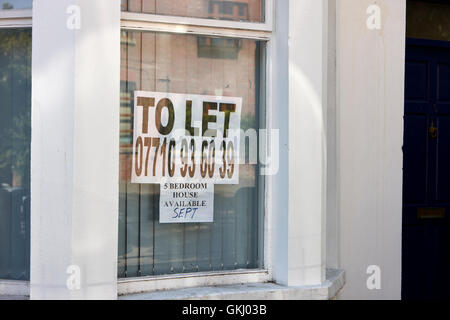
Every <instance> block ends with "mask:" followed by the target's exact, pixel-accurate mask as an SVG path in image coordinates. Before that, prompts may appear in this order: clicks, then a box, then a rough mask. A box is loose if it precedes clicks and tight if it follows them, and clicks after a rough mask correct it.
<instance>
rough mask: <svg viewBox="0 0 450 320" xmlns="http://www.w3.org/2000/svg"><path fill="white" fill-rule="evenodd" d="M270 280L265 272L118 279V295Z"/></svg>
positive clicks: (228, 272)
mask: <svg viewBox="0 0 450 320" xmlns="http://www.w3.org/2000/svg"><path fill="white" fill-rule="evenodd" d="M269 280H270V275H269V272H268V271H267V270H235V271H221V272H200V273H191V274H179V275H168V276H157V277H142V278H129V279H120V280H119V281H118V288H117V291H118V295H119V296H124V295H131V294H140V293H146V292H159V291H168V290H179V289H187V288H197V287H210V286H226V285H233V284H236V283H263V282H268V281H269Z"/></svg>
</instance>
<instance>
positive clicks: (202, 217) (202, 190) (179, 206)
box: [159, 183, 214, 223]
mask: <svg viewBox="0 0 450 320" xmlns="http://www.w3.org/2000/svg"><path fill="white" fill-rule="evenodd" d="M213 221H214V185H213V184H211V183H163V184H161V197H160V200H159V222H160V223H205V222H213Z"/></svg>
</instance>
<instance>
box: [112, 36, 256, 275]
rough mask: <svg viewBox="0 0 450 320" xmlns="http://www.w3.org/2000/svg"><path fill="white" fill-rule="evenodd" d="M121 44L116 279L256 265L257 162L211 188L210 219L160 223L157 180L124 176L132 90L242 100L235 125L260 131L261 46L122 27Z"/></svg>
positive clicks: (128, 153) (129, 141) (129, 165)
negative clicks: (232, 182)
mask: <svg viewBox="0 0 450 320" xmlns="http://www.w3.org/2000/svg"><path fill="white" fill-rule="evenodd" d="M121 44H122V46H121V50H122V51H121V53H122V58H121V117H120V119H121V120H120V124H121V136H120V201H119V203H120V211H119V219H120V221H119V229H120V230H119V271H118V273H119V277H120V278H123V277H136V276H149V275H163V274H177V273H190V272H197V271H219V270H235V269H255V268H262V267H263V264H262V259H263V255H262V251H263V250H262V248H263V243H262V242H263V241H262V240H261V239H262V233H263V216H264V214H263V208H262V206H260V205H259V204H260V203H262V196H261V194H262V192H260V191H261V190H262V189H263V181H262V178H261V177H260V176H259V175H258V174H257V172H258V167H257V165H250V164H242V165H240V167H239V183H240V184H239V185H218V184H216V185H215V187H214V188H215V193H214V222H213V223H194V224H161V223H159V221H160V220H159V214H160V210H159V199H160V185H156V184H141V185H139V184H133V183H131V182H130V181H131V170H132V146H133V114H134V103H133V100H134V98H133V97H134V91H135V90H142V91H151V92H166V93H178V94H198V95H211V96H223V97H242V113H241V129H243V130H244V131H246V130H248V129H254V130H255V131H256V132H258V131H257V130H258V129H259V128H260V121H259V119H260V118H263V116H261V112H262V110H261V109H263V108H262V107H261V106H260V105H259V95H260V89H261V86H260V81H259V79H260V75H259V73H260V60H261V58H260V52H261V50H262V48H263V47H264V43H262V42H258V41H252V40H241V39H223V38H221V39H219V38H209V37H197V36H192V35H177V34H164V33H151V32H134V31H133V32H132V31H130V32H126V31H124V32H123V34H122V41H121ZM175 107H176V106H175ZM248 144H249V142H246V143H244V142H243V141H241V143H240V145H241V148H244V147H246V148H247V150H248V148H249V147H248ZM247 154H248V152H247Z"/></svg>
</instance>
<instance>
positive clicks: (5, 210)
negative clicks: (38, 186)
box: [0, 29, 31, 280]
mask: <svg viewBox="0 0 450 320" xmlns="http://www.w3.org/2000/svg"><path fill="white" fill-rule="evenodd" d="M0 97H1V99H0V279H12V280H28V279H29V259H30V243H29V242H30V141H31V127H30V126H31V125H30V111H31V31H30V30H25V29H18V30H1V29H0Z"/></svg>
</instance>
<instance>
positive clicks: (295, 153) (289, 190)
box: [269, 0, 328, 286]
mask: <svg viewBox="0 0 450 320" xmlns="http://www.w3.org/2000/svg"><path fill="white" fill-rule="evenodd" d="M275 3H276V5H277V8H276V9H277V19H276V27H275V35H274V41H273V43H272V44H271V45H272V46H274V48H275V50H274V51H275V52H274V55H273V57H272V58H273V62H274V64H273V69H272V70H273V72H274V77H273V84H274V86H273V97H272V98H273V99H272V101H271V104H270V106H271V107H272V108H273V109H272V110H269V112H270V115H271V117H272V120H271V122H272V123H271V124H272V127H273V128H275V129H280V137H281V141H280V172H279V173H278V175H277V176H276V177H272V178H271V180H270V181H271V186H272V189H271V205H272V206H271V211H272V214H273V222H274V230H273V233H272V234H273V236H274V242H273V243H274V244H273V247H272V252H273V276H274V280H275V281H276V282H277V283H280V284H284V285H289V286H305V285H319V284H321V283H323V282H324V280H325V263H326V237H325V234H326V216H325V214H326V172H327V155H326V149H327V148H326V141H327V136H326V106H327V59H328V54H327V44H328V43H327V33H328V0H302V1H298V0H280V1H275Z"/></svg>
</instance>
